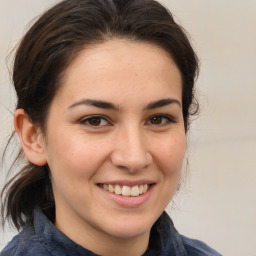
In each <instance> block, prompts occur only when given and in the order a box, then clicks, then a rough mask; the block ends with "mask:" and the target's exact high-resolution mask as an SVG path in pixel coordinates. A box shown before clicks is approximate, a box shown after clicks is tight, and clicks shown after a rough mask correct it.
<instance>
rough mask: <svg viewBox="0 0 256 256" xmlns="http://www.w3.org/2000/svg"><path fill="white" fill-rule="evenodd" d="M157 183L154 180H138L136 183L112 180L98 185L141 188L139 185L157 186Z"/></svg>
mask: <svg viewBox="0 0 256 256" xmlns="http://www.w3.org/2000/svg"><path fill="white" fill-rule="evenodd" d="M155 183H156V182H155V181H154V180H148V179H141V180H136V181H131V180H111V181H104V182H99V183H97V184H106V185H122V186H129V187H133V186H139V185H144V184H155Z"/></svg>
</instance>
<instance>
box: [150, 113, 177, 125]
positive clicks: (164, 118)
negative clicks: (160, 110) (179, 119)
mask: <svg viewBox="0 0 256 256" xmlns="http://www.w3.org/2000/svg"><path fill="white" fill-rule="evenodd" d="M173 122H174V120H173V119H172V118H171V117H170V116H168V115H160V114H159V115H155V116H153V117H151V118H150V119H149V121H148V123H149V124H151V125H165V124H168V123H173Z"/></svg>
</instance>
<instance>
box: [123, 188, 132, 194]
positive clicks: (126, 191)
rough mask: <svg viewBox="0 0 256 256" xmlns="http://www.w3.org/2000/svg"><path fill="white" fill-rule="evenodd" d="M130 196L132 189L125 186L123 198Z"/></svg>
mask: <svg viewBox="0 0 256 256" xmlns="http://www.w3.org/2000/svg"><path fill="white" fill-rule="evenodd" d="M130 195H131V188H130V187H128V186H123V188H122V196H130Z"/></svg>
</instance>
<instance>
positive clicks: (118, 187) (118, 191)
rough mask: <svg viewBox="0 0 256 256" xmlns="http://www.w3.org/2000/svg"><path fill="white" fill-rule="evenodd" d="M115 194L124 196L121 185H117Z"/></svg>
mask: <svg viewBox="0 0 256 256" xmlns="http://www.w3.org/2000/svg"><path fill="white" fill-rule="evenodd" d="M115 194H117V195H121V194H122V189H121V187H120V186H119V185H115Z"/></svg>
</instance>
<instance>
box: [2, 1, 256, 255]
mask: <svg viewBox="0 0 256 256" xmlns="http://www.w3.org/2000/svg"><path fill="white" fill-rule="evenodd" d="M55 2H56V1H55V0H0V143H1V146H3V144H4V142H5V141H6V137H7V135H8V134H9V133H10V132H11V131H12V129H13V126H12V115H11V114H10V113H9V112H8V109H9V110H11V111H13V109H14V105H15V97H14V94H13V92H12V91H11V90H10V80H9V74H8V71H7V67H6V60H5V58H6V56H7V54H8V53H9V52H10V50H11V49H12V48H13V47H14V46H15V45H16V44H17V43H18V41H19V39H20V37H21V35H22V34H23V33H24V32H25V31H26V29H25V27H26V25H27V24H28V22H29V21H30V20H31V19H32V18H34V17H35V16H36V15H38V14H40V13H41V12H42V11H43V10H45V8H47V7H49V6H50V5H52V4H53V3H55ZM162 2H163V3H164V4H165V5H166V6H168V7H169V9H170V10H171V11H172V12H173V13H174V14H175V17H176V20H177V21H178V22H179V23H180V24H182V25H183V26H184V27H185V28H186V30H187V31H189V33H190V35H191V37H192V43H193V45H194V47H195V49H196V51H197V53H198V55H199V57H200V60H201V73H200V77H199V80H198V83H197V85H198V88H199V98H200V102H201V114H200V118H198V119H197V120H196V121H194V123H193V125H192V127H191V132H190V133H189V136H188V156H189V161H190V169H189V176H188V179H187V183H186V187H185V189H183V190H182V192H180V194H178V195H177V196H176V197H175V203H176V205H175V206H174V209H173V207H171V206H170V207H168V212H169V213H170V215H171V216H172V217H173V219H174V222H175V225H176V227H177V228H178V230H179V231H180V233H182V234H185V235H187V236H189V237H193V238H198V239H201V240H203V241H205V242H206V243H208V244H210V245H211V246H212V247H214V248H216V249H217V250H218V251H220V252H221V253H222V254H223V255H230V256H241V255H242V256H256V74H255V73H256V72H255V71H256V0H214V1H211V0H173V1H172V0H169V1H168V0H165V1H162ZM0 179H1V183H3V182H4V177H3V175H2V173H1V176H0ZM0 185H1V184H0ZM12 235H13V233H12V232H10V231H9V230H8V228H7V229H6V231H5V232H2V231H0V249H1V248H2V247H3V246H4V245H5V243H6V241H8V240H9V239H10V237H11V236H12Z"/></svg>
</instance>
